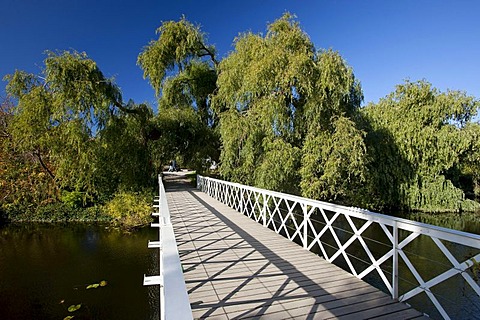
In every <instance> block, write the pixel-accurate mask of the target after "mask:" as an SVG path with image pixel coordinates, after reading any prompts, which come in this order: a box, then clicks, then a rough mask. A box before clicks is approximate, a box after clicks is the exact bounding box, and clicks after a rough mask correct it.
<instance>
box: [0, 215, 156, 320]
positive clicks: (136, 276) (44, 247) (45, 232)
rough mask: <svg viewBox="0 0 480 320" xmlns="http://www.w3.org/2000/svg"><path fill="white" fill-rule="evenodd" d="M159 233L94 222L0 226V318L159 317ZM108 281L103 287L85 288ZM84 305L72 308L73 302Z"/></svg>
mask: <svg viewBox="0 0 480 320" xmlns="http://www.w3.org/2000/svg"><path fill="white" fill-rule="evenodd" d="M157 232H158V231H157V230H154V229H153V228H143V229H140V230H137V231H135V232H132V233H125V232H123V231H120V230H115V229H107V228H106V227H104V226H97V225H91V224H69V225H42V224H23V225H9V226H6V227H2V228H0V319H64V318H65V317H66V316H69V315H74V316H75V318H74V319H158V287H155V286H152V287H143V275H144V274H150V275H154V274H156V273H158V250H156V249H148V248H147V243H148V240H155V239H156V238H158V233H157ZM102 280H106V281H107V283H108V284H107V286H105V287H99V288H97V289H89V290H87V289H86V286H88V285H89V284H94V283H99V282H100V281H102ZM77 304H81V308H80V309H79V310H78V311H75V312H72V313H70V312H68V310H67V309H68V307H69V306H70V305H77Z"/></svg>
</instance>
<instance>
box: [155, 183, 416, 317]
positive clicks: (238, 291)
mask: <svg viewBox="0 0 480 320" xmlns="http://www.w3.org/2000/svg"><path fill="white" fill-rule="evenodd" d="M172 177H175V176H169V177H166V184H165V185H166V188H167V199H168V204H169V208H170V214H171V217H172V224H173V227H174V231H175V237H176V241H177V245H178V249H179V253H180V259H181V262H182V265H183V268H184V276H185V282H186V285H187V289H188V293H189V298H190V304H191V306H192V312H193V316H194V318H195V319H202V318H208V319H332V318H333V319H336V318H341V319H354V320H358V319H417V318H422V317H423V316H422V314H421V313H420V312H418V311H416V310H414V309H412V308H410V307H409V306H407V305H406V304H403V303H399V302H396V301H394V300H392V299H391V298H390V297H389V296H388V295H386V294H385V293H383V292H381V291H379V290H378V289H375V288H374V287H372V286H371V285H369V284H367V283H366V282H363V281H361V280H359V279H357V278H355V277H354V276H352V275H350V274H349V273H347V272H346V271H344V270H342V269H340V268H338V267H336V266H334V265H333V264H330V263H328V262H327V261H325V260H324V259H322V258H321V257H319V256H317V255H315V254H313V253H311V252H309V251H306V250H304V249H303V248H301V247H300V246H298V245H297V244H295V243H292V242H290V241H289V240H287V239H285V238H283V237H282V236H280V235H278V234H276V233H275V232H273V231H271V230H269V229H267V228H264V227H263V226H261V225H260V224H258V223H256V222H255V221H253V220H250V219H249V218H248V217H246V216H244V215H242V214H240V213H238V212H237V211H235V210H233V209H231V208H229V207H227V206H226V205H224V204H222V203H220V202H218V201H216V200H214V199H212V198H210V197H209V196H207V195H206V194H204V193H202V192H200V191H197V190H196V189H194V188H192V187H189V186H188V185H187V184H186V183H185V182H182V181H181V180H178V179H177V180H173V179H172Z"/></svg>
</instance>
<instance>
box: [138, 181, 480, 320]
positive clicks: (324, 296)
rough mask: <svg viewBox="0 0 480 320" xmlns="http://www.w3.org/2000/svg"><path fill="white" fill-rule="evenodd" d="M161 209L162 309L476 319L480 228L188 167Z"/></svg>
mask: <svg viewBox="0 0 480 320" xmlns="http://www.w3.org/2000/svg"><path fill="white" fill-rule="evenodd" d="M163 180H164V182H165V187H166V188H164V185H163V182H162V179H159V185H160V194H159V197H158V199H157V200H156V204H155V208H157V209H158V210H156V212H155V213H154V215H155V216H158V219H159V220H158V223H157V222H156V223H152V226H153V227H158V228H159V241H152V242H151V243H149V247H151V248H160V275H154V276H146V277H145V279H144V284H146V285H152V284H153V285H159V287H160V299H161V301H160V308H161V312H160V314H161V318H162V319H204V318H208V319H355V320H357V319H422V318H426V316H429V317H431V318H434V319H474V318H479V317H480V287H479V285H478V282H479V281H478V275H479V271H480V268H479V266H478V263H477V261H480V236H478V235H473V234H468V233H464V232H459V231H454V230H450V229H445V228H439V227H434V226H431V225H427V224H422V223H418V222H414V221H409V220H405V219H399V218H392V217H389V216H386V215H382V214H378V213H373V212H369V211H366V210H362V209H358V208H350V207H344V206H338V205H334V204H330V203H325V202H320V201H314V200H311V199H306V198H301V197H297V196H292V195H288V194H282V193H277V192H272V191H268V190H263V189H258V188H253V187H249V186H244V185H240V184H235V183H230V182H225V181H221V180H216V179H212V178H206V177H202V176H197V187H196V188H195V187H193V186H192V185H191V183H190V182H189V181H188V179H186V176H185V174H183V173H165V175H164V178H163Z"/></svg>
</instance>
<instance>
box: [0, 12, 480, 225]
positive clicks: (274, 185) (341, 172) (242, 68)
mask: <svg viewBox="0 0 480 320" xmlns="http://www.w3.org/2000/svg"><path fill="white" fill-rule="evenodd" d="M157 34H158V39H156V40H152V41H151V42H150V43H149V44H148V45H147V46H145V47H144V48H143V50H142V52H141V53H140V55H139V57H138V64H139V66H140V67H141V68H142V69H143V71H144V76H145V78H146V79H147V80H148V81H149V82H150V84H151V85H152V88H153V90H154V91H155V92H156V94H157V96H158V110H156V111H154V110H153V108H151V107H150V106H148V105H146V104H137V103H134V102H133V101H129V102H127V103H125V102H124V101H123V98H122V94H121V92H120V90H119V88H118V87H117V86H116V84H115V83H114V81H113V80H112V79H108V78H106V77H105V76H104V75H103V73H102V72H101V70H100V68H99V67H98V66H97V64H96V63H95V62H94V61H93V60H91V59H90V58H89V57H88V56H87V55H86V54H85V53H79V52H74V51H73V52H59V53H54V52H49V53H47V57H46V59H45V61H44V68H43V71H42V73H41V74H39V75H36V74H30V73H26V72H23V71H17V72H15V73H14V74H13V75H9V76H7V77H6V78H5V79H6V81H7V92H8V94H9V97H8V99H5V100H4V101H3V102H2V104H1V109H0V195H1V198H0V218H1V215H2V212H7V211H8V212H10V211H11V209H12V208H13V209H15V210H17V211H22V210H23V211H28V210H31V209H32V208H34V209H35V208H44V207H45V206H48V205H51V204H56V203H57V204H61V205H62V206H66V207H67V209H68V210H70V209H71V208H77V207H91V206H95V205H96V204H105V207H106V208H119V207H123V206H124V205H123V204H124V203H127V202H128V203H130V202H129V201H130V200H129V199H133V198H135V197H136V196H135V193H136V192H138V191H141V190H150V191H151V190H152V186H153V184H152V181H154V177H155V175H156V174H157V173H158V172H159V171H160V170H161V169H162V167H163V165H165V164H167V163H168V162H169V161H170V160H173V159H176V160H177V161H178V162H180V163H181V164H182V165H184V166H189V167H191V168H196V169H200V170H202V168H203V169H205V165H206V161H205V160H206V159H207V158H211V159H213V160H220V166H219V173H220V175H222V176H223V178H225V179H228V180H232V181H235V182H240V183H244V184H248V185H254V186H258V187H262V188H267V189H271V190H276V191H282V192H289V193H294V194H299V195H303V196H306V197H310V198H314V199H319V200H327V201H334V202H337V203H342V204H347V205H354V206H359V207H365V208H369V209H374V210H382V211H384V210H393V209H404V210H405V209H406V210H423V211H448V210H450V211H459V210H469V211H473V210H476V209H478V208H479V204H478V203H477V202H475V200H478V199H479V197H480V125H479V124H478V123H475V122H474V121H473V119H475V118H474V117H475V115H476V113H477V111H478V108H479V105H480V102H479V101H478V100H477V99H475V98H474V97H471V96H468V95H466V94H465V93H462V92H458V91H447V92H439V91H438V90H437V89H435V88H434V87H433V86H432V85H431V84H429V83H428V82H426V81H419V82H409V81H407V82H405V83H403V84H400V85H398V86H397V88H396V90H395V91H394V92H393V93H391V94H389V95H388V96H386V97H385V98H383V99H381V100H380V101H379V102H378V103H371V104H369V105H367V106H365V107H362V106H361V103H362V100H363V94H362V89H361V85H360V82H359V80H358V79H357V78H356V77H355V75H354V72H353V69H352V68H351V67H350V66H348V64H347V63H346V61H345V60H344V59H343V58H342V57H341V55H340V54H339V53H338V52H336V51H333V50H330V49H329V50H324V49H317V48H315V46H314V44H313V43H312V41H311V40H310V38H309V37H308V35H307V34H306V33H305V32H304V31H303V30H302V28H301V27H300V24H299V22H298V21H296V20H295V17H294V16H292V15H291V14H288V13H286V14H285V15H283V16H282V17H281V18H279V19H278V20H276V21H274V22H273V23H271V24H269V25H268V27H267V31H266V33H265V34H254V33H251V32H247V33H243V34H240V35H239V36H238V37H237V38H236V39H235V42H234V45H235V47H234V50H233V51H232V52H230V53H229V54H228V55H227V56H226V57H225V58H223V59H222V60H217V57H216V53H215V48H214V47H213V46H212V45H209V44H208V43H207V40H206V35H205V34H204V33H202V31H201V30H200V27H199V26H195V25H193V24H192V23H190V22H189V21H187V20H186V18H185V17H183V18H181V19H180V20H179V21H176V22H175V21H167V22H164V23H162V25H161V26H160V27H159V28H158V29H157ZM148 192H149V191H147V193H148ZM138 197H140V198H141V199H146V197H145V193H143V194H141V195H140V194H138ZM115 199H116V200H115ZM109 201H114V202H112V203H117V204H120V205H115V206H108V203H109ZM115 201H116V202H115ZM142 201H143V200H142ZM131 203H136V204H138V203H140V202H138V201H132V202H131ZM132 206H133V208H128V209H129V210H130V209H131V210H130V211H129V212H134V211H135V207H136V206H137V205H133V204H132ZM125 207H128V206H126V205H125ZM138 207H139V208H140V207H142V208H143V207H144V206H143V204H140V205H138ZM34 209H33V211H35V210H34ZM42 210H43V209H42ZM109 210H110V209H109ZM109 210H107V211H109ZM115 210H116V209H115ZM43 211H46V210H43ZM47 211H48V210H47ZM110 211H112V210H110ZM62 212H63V211H62ZM123 218H125V217H124V216H122V219H123ZM123 220H125V221H143V219H137V218H136V217H133V218H132V219H129V218H128V217H127V218H126V219H123Z"/></svg>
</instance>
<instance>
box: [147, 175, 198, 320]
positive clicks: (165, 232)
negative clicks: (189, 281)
mask: <svg viewBox="0 0 480 320" xmlns="http://www.w3.org/2000/svg"><path fill="white" fill-rule="evenodd" d="M158 186H159V196H158V198H156V199H155V204H154V206H153V207H154V208H158V211H156V212H154V213H152V215H153V216H156V217H158V223H152V224H151V226H152V227H156V228H158V238H159V240H158V241H149V243H148V247H149V248H159V249H160V254H159V259H160V264H159V269H160V274H159V275H158V276H144V279H143V285H159V286H160V319H162V320H165V319H166V320H177V319H178V320H184V319H185V320H187V319H193V316H192V309H191V306H190V301H189V299H188V293H187V287H186V285H185V279H184V277H183V270H182V265H181V262H180V256H179V254H178V248H177V242H176V241H175V234H174V232H173V227H172V223H171V220H170V210H169V209H168V203H167V197H166V194H165V187H164V186H163V182H162V177H161V176H160V175H159V176H158Z"/></svg>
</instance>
